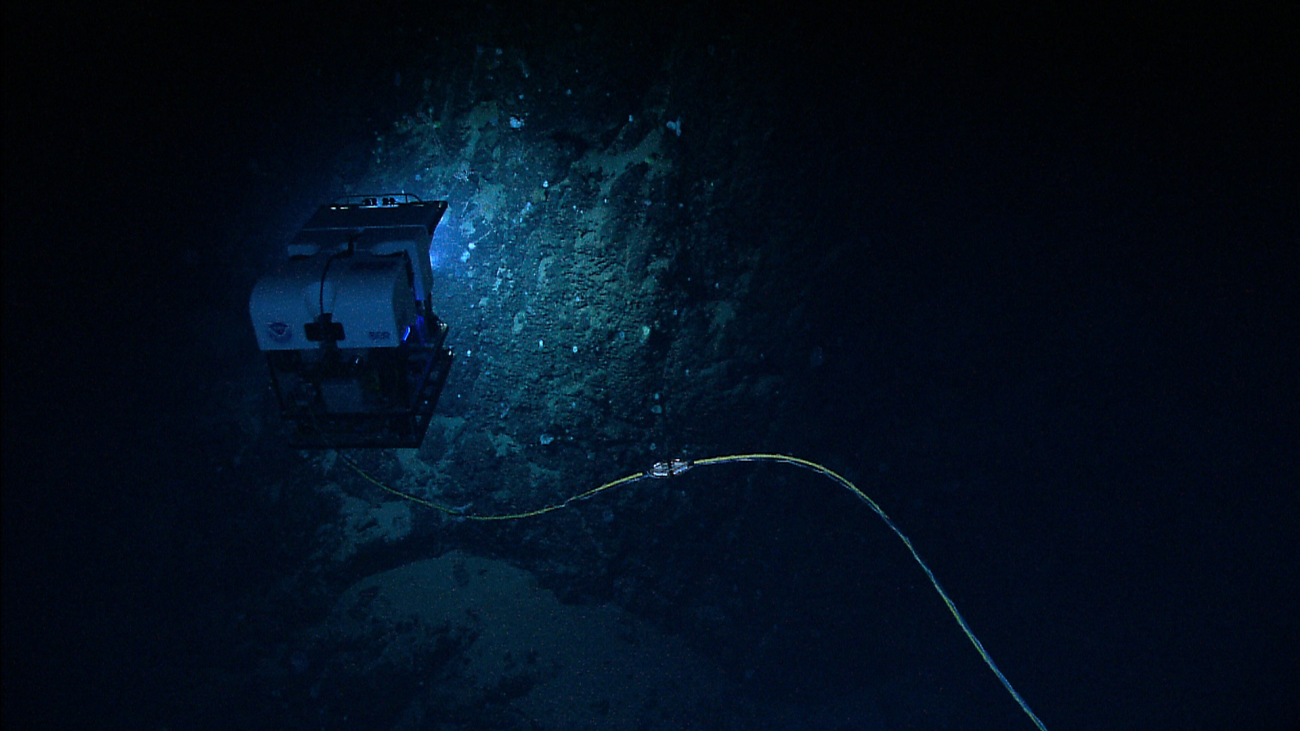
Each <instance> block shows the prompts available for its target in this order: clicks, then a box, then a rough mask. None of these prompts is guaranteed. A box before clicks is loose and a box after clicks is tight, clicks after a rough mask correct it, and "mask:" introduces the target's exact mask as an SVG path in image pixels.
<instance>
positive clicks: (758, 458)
mask: <svg viewBox="0 0 1300 731" xmlns="http://www.w3.org/2000/svg"><path fill="white" fill-rule="evenodd" d="M337 454H338V455H339V458H340V459H342V460H343V462H344V464H346V465H347V466H348V467H350V468H352V470H353V471H354V472H356V473H357V474H358V475H361V477H362V478H364V479H365V480H366V481H367V482H369V483H371V484H372V485H374V486H375V487H378V488H379V489H381V490H384V491H386V492H389V493H392V494H393V495H396V496H397V497H400V498H402V499H404V500H410V501H411V502H413V503H418V504H420V505H424V506H426V507H429V508H433V509H434V510H439V511H441V512H443V513H446V514H448V515H453V516H456V517H458V518H463V519H465V520H479V521H494V520H518V519H520V518H531V517H533V516H537V515H544V514H546V513H551V512H554V511H556V510H559V509H561V508H567V507H569V505H571V504H573V503H576V502H578V501H579V500H586V499H587V498H590V497H593V496H595V495H597V494H599V493H602V492H604V491H606V490H609V489H611V488H615V487H618V486H620V485H629V484H632V483H634V482H640V481H641V480H644V479H647V478H667V477H674V476H677V475H680V474H683V473H684V472H686V471H687V470H690V469H691V468H694V467H704V466H708V465H720V464H729V463H732V462H779V463H783V464H791V465H794V466H796V467H802V468H804V469H806V470H811V471H813V472H816V473H817V474H819V475H822V476H824V477H827V478H829V479H830V480H832V481H833V482H835V483H837V484H839V485H840V486H841V487H843V488H844V489H846V490H848V491H849V492H851V493H853V495H854V496H856V497H857V498H858V499H859V500H861V501H862V502H864V503H866V504H867V507H869V508H871V510H872V512H874V513H875V514H876V515H878V516H880V519H881V520H883V521H885V525H887V526H889V529H890V530H891V531H893V532H894V535H896V536H898V539H899V540H901V541H902V542H903V545H904V546H907V550H908V552H909V553H911V554H912V558H913V559H915V560H916V563H917V565H918V566H920V567H921V570H922V571H924V572H925V575H926V577H927V578H929V579H930V585H931V586H933V587H934V590H935V591H936V592H938V593H939V598H941V599H943V603H944V604H945V605H946V606H947V607H948V611H949V613H951V614H952V617H953V619H955V620H957V626H959V627H961V631H962V633H964V634H965V635H966V639H968V640H970V643H971V644H972V645H974V646H975V650H976V651H977V652H979V654H980V657H982V658H984V664H985V665H988V666H989V670H992V671H993V674H994V675H996V676H997V678H998V680H999V681H1000V682H1001V683H1002V687H1004V688H1006V689H1007V692H1008V693H1010V694H1011V697H1012V698H1014V699H1015V701H1016V703H1017V704H1019V706H1020V709H1021V710H1022V711H1024V712H1025V715H1027V716H1029V720H1031V721H1033V722H1034V726H1036V727H1038V730H1039V731H1047V727H1046V726H1044V725H1043V722H1042V721H1040V720H1039V718H1038V716H1037V715H1035V714H1034V712H1033V711H1032V710H1030V709H1029V704H1028V703H1026V702H1025V699H1024V698H1022V697H1021V696H1020V693H1018V692H1016V689H1015V688H1013V687H1011V681H1009V680H1007V676H1005V675H1003V674H1002V671H1001V670H999V669H998V666H997V663H995V662H993V658H992V657H990V656H989V653H988V651H987V650H985V649H984V643H982V642H980V641H979V638H977V637H976V636H975V633H974V632H973V631H972V630H971V628H970V625H969V624H967V623H966V618H965V617H963V616H962V614H961V612H959V611H957V605H955V604H953V602H952V598H951V597H949V596H948V592H946V591H944V588H943V587H942V586H940V585H939V580H938V579H936V578H935V576H934V572H933V571H931V570H930V567H929V566H928V565H926V563H925V561H923V560H921V554H919V553H917V552H916V548H915V547H914V546H913V545H912V541H911V539H909V538H908V537H907V536H906V535H904V534H903V531H901V530H899V528H898V526H897V525H895V524H894V521H893V520H892V519H890V517H889V516H888V515H886V514H885V511H884V510H883V509H881V507H880V506H879V505H877V504H876V501H875V500H872V499H871V498H870V497H868V496H867V494H866V493H865V492H863V491H861V490H859V489H858V487H857V485H854V484H853V483H852V482H849V480H848V478H846V477H844V476H843V475H841V474H839V473H838V472H836V471H834V470H832V469H830V468H829V467H825V466H823V465H820V464H817V463H816V462H811V461H809V460H806V459H800V458H799V457H791V456H789V455H786V454H764V453H758V454H730V455H726V456H723V457H708V458H706V459H697V460H684V459H674V460H672V461H670V462H656V463H655V464H654V466H653V467H651V468H650V470H649V471H646V472H637V473H635V474H631V475H628V476H626V477H620V478H618V479H617V480H613V481H611V482H606V483H605V484H603V485H601V486H600V487H594V488H592V489H590V490H587V491H586V492H581V493H578V494H577V495H574V496H572V497H569V498H567V499H565V500H564V501H562V502H558V503H554V504H551V505H547V506H545V507H541V508H537V509H536V510H529V511H526V512H522V513H510V514H507V515H476V514H474V513H467V512H465V511H464V510H461V509H459V508H451V507H447V506H446V505H441V504H439V503H435V502H433V501H431V500H425V499H424V498H421V497H417V496H415V495H412V494H410V493H406V492H402V491H401V490H398V489H395V488H393V487H389V486H388V485H385V484H384V483H383V482H381V481H379V480H378V479H376V478H374V477H372V476H371V475H370V474H369V473H367V472H366V471H365V470H363V469H362V468H361V466H360V465H358V464H357V463H356V462H354V461H352V460H351V459H349V458H348V457H347V456H346V455H344V454H343V453H342V452H337Z"/></svg>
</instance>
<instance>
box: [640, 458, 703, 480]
mask: <svg viewBox="0 0 1300 731" xmlns="http://www.w3.org/2000/svg"><path fill="white" fill-rule="evenodd" d="M694 466H695V464H694V463H693V462H690V461H687V460H684V459H674V460H673V461H671V462H655V466H654V467H651V468H650V476H651V477H676V476H677V475H680V474H682V473H683V472H685V471H686V470H689V469H690V468H692V467H694Z"/></svg>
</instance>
